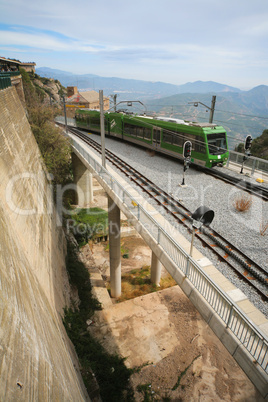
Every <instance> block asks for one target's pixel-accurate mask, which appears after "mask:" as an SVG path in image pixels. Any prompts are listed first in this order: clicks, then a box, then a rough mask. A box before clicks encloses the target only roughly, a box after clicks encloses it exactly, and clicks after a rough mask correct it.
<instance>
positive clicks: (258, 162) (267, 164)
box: [227, 151, 268, 175]
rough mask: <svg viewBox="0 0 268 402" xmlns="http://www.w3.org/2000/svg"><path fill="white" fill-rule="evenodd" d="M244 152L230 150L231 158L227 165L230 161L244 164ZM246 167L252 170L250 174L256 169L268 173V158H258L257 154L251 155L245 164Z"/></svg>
mask: <svg viewBox="0 0 268 402" xmlns="http://www.w3.org/2000/svg"><path fill="white" fill-rule="evenodd" d="M243 157H244V154H241V153H239V152H235V151H229V159H228V161H227V167H228V166H229V163H230V162H234V163H237V164H238V165H242V163H243ZM244 167H245V168H248V169H250V170H251V172H250V174H251V175H253V174H254V172H255V170H257V171H258V172H263V173H268V160H265V159H260V158H256V157H255V156H250V157H249V158H248V159H247V160H246V161H245V164H244Z"/></svg>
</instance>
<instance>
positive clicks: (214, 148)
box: [207, 133, 227, 155]
mask: <svg viewBox="0 0 268 402" xmlns="http://www.w3.org/2000/svg"><path fill="white" fill-rule="evenodd" d="M207 141H208V150H209V153H210V155H222V154H225V152H227V144H226V134H225V133H218V134H207Z"/></svg>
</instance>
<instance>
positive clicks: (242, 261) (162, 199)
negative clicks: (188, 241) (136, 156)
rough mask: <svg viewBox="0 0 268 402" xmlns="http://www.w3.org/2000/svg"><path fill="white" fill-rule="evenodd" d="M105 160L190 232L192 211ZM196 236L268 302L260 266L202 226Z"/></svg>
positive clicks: (266, 277)
mask: <svg viewBox="0 0 268 402" xmlns="http://www.w3.org/2000/svg"><path fill="white" fill-rule="evenodd" d="M70 131H71V132H72V133H73V134H75V135H77V136H78V137H79V138H81V139H82V140H83V141H85V142H86V143H88V144H89V145H90V146H92V147H93V148H94V149H95V150H96V151H97V152H99V153H101V148H100V145H99V144H98V143H97V142H95V141H94V140H92V139H91V138H89V137H88V135H87V134H84V133H81V132H80V131H79V130H77V129H74V128H70ZM106 158H107V159H108V160H109V161H110V162H111V163H112V164H113V165H114V166H116V167H117V168H118V169H119V170H120V171H122V172H123V173H124V174H125V175H127V176H128V177H129V178H130V180H131V181H133V182H135V183H136V184H137V185H138V186H139V187H141V188H142V190H143V191H144V192H146V193H147V194H148V195H149V196H150V197H151V198H154V199H155V201H156V202H157V203H158V204H159V205H161V206H162V207H163V208H164V209H165V210H166V211H167V212H168V213H170V214H171V215H172V216H173V218H174V219H175V220H176V221H177V222H179V223H180V224H183V225H184V226H185V227H186V228H187V229H188V231H189V232H192V230H193V229H192V226H191V224H192V217H191V215H192V214H191V211H190V210H188V209H187V208H186V207H185V206H184V205H183V204H182V203H180V202H179V201H178V200H177V199H175V198H174V197H173V196H172V195H170V194H168V193H166V192H165V191H164V190H162V189H161V188H160V187H158V186H157V185H156V184H155V183H153V182H152V181H150V180H149V179H148V178H146V177H145V176H143V175H142V174H141V173H140V172H138V171H137V170H136V169H134V168H133V167H132V166H130V165H129V164H128V163H126V162H125V161H123V160H122V159H120V158H119V157H118V156H117V155H115V154H114V153H112V152H111V151H109V150H106ZM196 237H197V238H198V239H199V240H200V241H201V242H202V244H203V245H205V246H206V247H208V248H210V249H211V250H212V251H213V252H214V253H215V254H216V255H217V257H218V258H219V259H220V260H221V261H224V262H226V263H227V264H228V266H230V267H231V268H232V269H233V270H234V271H235V272H236V274H237V275H238V276H239V277H240V278H242V279H243V280H245V281H246V282H247V283H249V284H250V285H251V286H253V287H254V289H255V290H256V291H257V292H258V293H259V294H260V296H261V297H262V298H263V299H266V300H267V299H268V295H267V287H268V274H267V272H266V271H265V270H264V269H263V268H262V267H261V266H260V265H258V264H257V263H255V262H254V261H253V260H252V259H251V258H250V257H248V256H247V255H246V254H245V253H242V252H241V251H240V250H239V249H238V248H237V247H235V246H234V245H233V244H231V243H230V242H229V241H228V240H227V239H225V238H224V237H223V236H222V235H220V234H219V233H217V232H216V231H215V230H214V229H211V228H206V227H203V228H202V229H201V230H199V231H198V232H196ZM260 283H261V285H260Z"/></svg>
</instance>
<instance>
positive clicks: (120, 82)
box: [36, 67, 240, 100]
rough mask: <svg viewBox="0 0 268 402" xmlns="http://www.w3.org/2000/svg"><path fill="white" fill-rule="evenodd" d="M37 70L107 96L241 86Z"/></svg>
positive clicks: (160, 94)
mask: <svg viewBox="0 0 268 402" xmlns="http://www.w3.org/2000/svg"><path fill="white" fill-rule="evenodd" d="M36 73H37V74H39V75H41V76H42V77H47V78H53V79H57V80H59V81H60V82H61V84H62V85H63V86H65V87H67V86H77V87H78V89H79V90H80V91H81V90H92V89H93V90H99V89H103V91H104V94H105V95H106V96H107V95H110V94H114V93H117V94H119V95H120V99H123V98H124V100H137V99H138V100H146V99H151V98H153V99H157V98H162V97H165V96H170V95H175V94H180V93H208V92H234V91H235V92H240V89H238V88H233V87H230V86H228V85H224V84H219V83H217V82H213V81H208V82H203V81H196V82H192V83H191V82H188V83H187V84H184V85H173V84H168V83H165V82H152V81H141V80H134V79H123V78H116V77H101V76H98V75H94V74H83V75H76V74H73V73H70V72H66V71H61V70H55V69H52V68H48V67H40V68H37V69H36Z"/></svg>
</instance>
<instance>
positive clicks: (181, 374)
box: [172, 355, 201, 391]
mask: <svg viewBox="0 0 268 402" xmlns="http://www.w3.org/2000/svg"><path fill="white" fill-rule="evenodd" d="M200 356H201V355H198V356H196V357H195V358H194V359H193V360H192V361H191V363H190V364H189V366H187V367H186V368H185V370H183V371H182V372H181V373H180V374H179V376H178V380H177V382H176V384H175V385H174V387H173V388H172V391H175V389H177V388H178V387H179V386H180V383H181V379H182V377H183V376H184V375H185V374H186V373H187V371H188V370H189V368H190V367H191V365H192V364H193V362H194V361H195V360H196V359H198V358H199V357H200Z"/></svg>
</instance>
